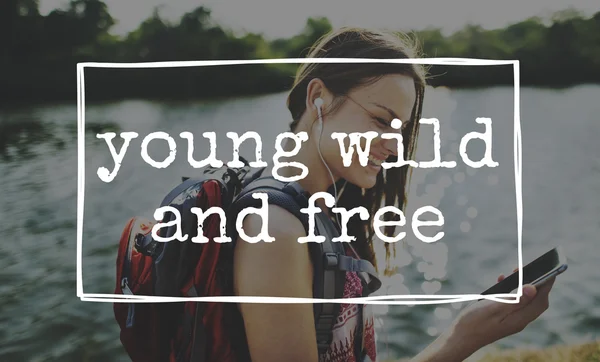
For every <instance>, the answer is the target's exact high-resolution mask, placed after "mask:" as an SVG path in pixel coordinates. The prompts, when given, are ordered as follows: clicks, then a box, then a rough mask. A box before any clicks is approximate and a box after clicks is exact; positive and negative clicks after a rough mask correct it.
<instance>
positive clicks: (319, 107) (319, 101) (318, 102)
mask: <svg viewBox="0 0 600 362" xmlns="http://www.w3.org/2000/svg"><path fill="white" fill-rule="evenodd" d="M315 106H316V107H317V109H321V107H322V106H323V99H322V98H317V99H315Z"/></svg>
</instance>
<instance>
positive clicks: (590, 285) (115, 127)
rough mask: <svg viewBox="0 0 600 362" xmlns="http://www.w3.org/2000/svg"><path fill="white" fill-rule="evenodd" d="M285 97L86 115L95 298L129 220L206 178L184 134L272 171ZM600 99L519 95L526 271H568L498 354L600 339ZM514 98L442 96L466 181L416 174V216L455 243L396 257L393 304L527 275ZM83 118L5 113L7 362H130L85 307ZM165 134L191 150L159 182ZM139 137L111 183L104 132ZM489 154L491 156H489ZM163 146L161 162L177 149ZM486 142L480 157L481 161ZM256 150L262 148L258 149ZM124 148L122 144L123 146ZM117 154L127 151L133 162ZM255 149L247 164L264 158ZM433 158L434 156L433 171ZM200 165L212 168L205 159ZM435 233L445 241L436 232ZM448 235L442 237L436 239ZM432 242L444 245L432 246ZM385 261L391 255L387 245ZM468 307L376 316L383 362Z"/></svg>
mask: <svg viewBox="0 0 600 362" xmlns="http://www.w3.org/2000/svg"><path fill="white" fill-rule="evenodd" d="M284 97H285V95H284V94H273V95H266V96H260V97H248V98H238V99H235V100H219V101H210V102H209V101H206V102H179V103H178V102H149V101H143V100H128V101H123V102H115V103H109V104H88V105H87V107H86V139H85V143H86V149H85V150H86V153H85V154H86V157H85V161H86V170H85V176H86V183H85V209H84V211H85V213H84V235H83V248H82V255H83V259H82V270H83V287H84V292H86V293H112V292H113V289H114V276H115V257H116V243H117V242H118V236H119V234H120V231H121V230H122V227H123V226H124V222H125V221H126V219H127V218H128V217H129V216H131V215H134V214H146V215H148V216H151V215H152V214H151V213H152V211H153V209H154V208H156V207H157V206H158V204H159V202H160V199H161V198H162V196H163V195H164V193H165V192H167V191H168V190H169V188H170V187H172V186H174V185H176V184H177V182H178V181H179V179H180V177H181V176H188V175H191V174H193V169H192V168H191V167H190V166H189V164H188V163H187V160H186V155H187V144H186V143H185V142H184V140H183V139H181V138H179V133H180V132H182V131H190V132H193V133H194V135H195V136H196V143H195V145H196V151H195V152H196V153H195V154H196V155H201V154H202V152H206V149H204V148H202V146H203V145H204V143H202V141H201V139H200V138H201V134H202V132H205V131H215V132H217V140H218V142H217V144H218V147H217V155H218V157H219V158H220V159H222V160H230V159H231V140H229V139H228V138H227V137H226V132H229V131H235V132H238V133H240V134H241V133H243V132H245V131H249V130H254V131H257V132H259V133H260V134H261V136H262V139H263V157H264V159H267V160H268V159H269V158H270V157H271V156H272V154H273V151H274V140H275V137H276V135H277V134H278V133H281V132H283V131H286V130H287V126H288V124H287V122H288V121H287V120H288V113H287V110H286V109H285V105H284V104H285V102H284ZM598 100H600V87H599V86H578V87H574V88H569V89H561V90H548V89H534V88H523V89H522V90H521V131H522V162H523V163H522V166H523V168H522V210H523V239H522V240H523V245H522V246H523V259H524V261H525V262H527V261H529V260H532V259H533V258H535V257H536V256H538V255H540V254H541V253H543V252H545V251H546V250H548V249H550V248H551V247H553V246H554V245H557V244H562V245H563V247H564V248H565V250H566V252H567V256H568V258H569V263H570V266H569V270H568V272H567V273H565V274H564V275H563V276H561V277H560V279H559V280H557V282H556V284H555V288H554V291H553V293H552V296H551V308H550V309H549V310H548V311H547V312H546V313H545V314H544V316H543V317H541V318H540V319H539V320H537V321H536V322H534V323H533V324H532V325H530V326H529V327H528V328H527V329H526V330H525V331H524V332H523V333H521V334H519V335H518V336H513V337H510V338H507V339H505V340H503V341H501V342H499V343H497V344H496V345H495V347H503V348H504V347H514V346H516V347H523V346H525V345H535V346H547V345H553V344H559V343H572V342H579V341H586V340H589V339H594V338H598V337H600V333H599V330H600V270H599V268H598V257H599V255H600V253H599V251H600V249H599V243H600V240H599V238H598V235H600V142H599V141H598V140H599V139H600V102H598ZM512 101H513V92H512V89H511V88H504V87H499V88H488V89H477V90H447V89H437V90H429V91H428V100H427V104H426V111H425V114H424V116H425V117H436V118H439V120H440V123H441V143H442V146H441V147H442V148H441V155H442V158H443V160H444V161H447V160H455V161H456V162H457V167H456V168H454V169H415V174H414V175H413V182H412V188H411V190H410V193H409V208H408V210H407V213H406V215H407V221H408V224H407V225H409V224H410V215H411V214H412V213H414V210H415V209H416V208H418V207H420V206H424V205H433V206H435V207H437V208H438V209H439V210H440V211H441V212H442V213H443V215H444V218H445V224H444V226H443V227H441V228H438V230H437V231H443V232H444V233H445V235H444V237H443V238H442V239H441V240H440V241H439V242H436V243H433V244H424V243H422V242H420V241H419V240H417V239H415V237H414V236H412V231H411V229H410V226H408V227H407V228H406V229H405V230H404V231H406V232H407V238H406V239H405V242H400V243H398V244H397V247H396V258H395V259H394V261H393V264H394V265H393V266H394V267H396V268H397V270H398V274H397V275H396V276H394V277H392V278H389V279H386V280H385V282H386V285H385V288H384V289H383V290H382V291H385V292H386V293H387V294H390V295H391V294H407V293H411V294H477V293H479V292H481V291H483V290H484V289H487V287H489V286H490V285H491V284H493V283H494V281H495V279H496V277H497V275H498V274H500V273H508V272H510V271H511V270H512V269H513V268H514V267H515V266H516V265H517V260H518V259H517V255H518V244H517V205H518V203H517V198H516V192H517V189H518V187H517V186H518V183H515V163H514V161H515V160H514V123H513V111H514V110H513V106H512ZM76 117H77V110H76V106H75V105H74V104H63V105H45V106H36V107H32V108H28V109H14V110H5V111H0V157H1V158H0V175H2V177H1V178H0V190H1V191H2V195H1V196H0V200H1V202H0V204H1V205H2V208H0V219H1V220H3V221H2V224H1V226H0V231H1V235H2V244H1V245H2V246H1V247H0V290H1V293H0V298H1V299H0V340H1V341H2V343H0V360H3V361H22V360H28V361H46V360H61V361H82V360H86V361H91V360H98V361H107V360H110V361H117V360H127V358H126V356H125V354H124V352H123V350H122V347H121V345H120V342H119V339H118V326H117V324H116V322H115V320H114V317H113V312H112V305H111V304H109V303H93V302H81V301H80V300H79V299H78V298H77V297H76V287H75V286H76V263H75V261H76V209H77V181H76V179H77V146H76V144H77V126H76ZM476 117H490V118H491V119H492V120H493V138H492V141H493V158H494V160H495V161H497V162H498V163H499V166H498V167H496V168H486V167H484V168H480V169H475V168H472V167H467V166H466V165H465V163H464V162H463V161H462V160H461V158H460V156H459V146H460V139H461V137H463V136H464V135H465V134H467V133H468V132H471V131H477V132H482V131H483V129H484V128H483V125H479V124H477V123H475V119H476ZM157 130H162V131H165V132H168V133H169V134H171V135H172V136H173V137H174V138H175V140H176V141H177V146H178V147H177V150H178V152H177V157H176V160H175V162H174V163H173V164H172V165H171V166H169V167H168V168H167V169H155V168H152V167H151V166H149V165H147V164H146V163H144V161H143V160H142V158H141V155H140V145H141V139H142V138H143V137H144V136H145V135H147V134H148V133H150V132H153V131H157ZM106 131H115V132H120V131H136V132H138V133H139V134H140V137H139V138H138V139H135V140H133V141H132V143H131V145H130V148H129V151H128V152H127V154H126V156H125V158H124V160H123V163H122V167H121V169H120V171H119V173H118V175H117V176H116V178H115V180H114V181H113V182H111V183H104V182H102V181H101V180H100V179H99V178H98V176H97V174H96V172H97V169H98V168H99V167H103V166H105V167H108V168H109V169H112V168H113V163H112V161H111V156H110V153H109V151H108V147H107V145H106V143H105V142H104V141H103V140H100V139H97V138H96V136H95V135H96V133H102V132H106ZM431 142H432V131H431V126H427V125H423V129H422V131H421V139H420V145H419V154H418V159H417V161H427V160H431V159H432V157H433V148H432V146H431ZM477 142H479V143H477ZM159 143H160V142H159V141H156V142H153V144H152V147H151V149H150V150H149V153H150V155H151V156H153V157H154V158H155V159H157V160H160V159H163V158H164V157H166V156H167V155H168V149H167V147H166V146H165V145H166V143H164V144H159ZM482 144H483V143H482V142H480V141H473V143H472V144H469V146H468V148H467V151H468V154H469V157H471V158H472V159H473V160H478V159H480V158H481V157H482V156H483V152H484V149H483V147H481V146H482ZM245 146H248V145H245ZM119 147H120V146H119ZM119 147H118V148H119ZM251 151H252V149H251V148H250V147H249V146H248V147H242V154H243V155H245V156H248V158H250V157H249V155H253V153H252V152H251ZM419 157H420V158H419ZM197 158H198V159H200V158H201V157H200V156H198V157H197ZM430 232H432V231H430ZM433 232H435V230H433ZM428 235H433V233H432V234H428ZM376 246H377V250H378V252H380V251H381V249H382V248H383V242H381V241H379V242H378V243H377V244H376ZM463 306H464V305H460V304H443V305H431V306H391V307H389V308H388V307H382V308H378V312H379V313H381V314H380V317H379V318H378V324H377V328H378V334H379V349H380V354H381V355H382V356H384V357H385V356H390V357H393V356H402V357H407V356H411V355H413V354H415V353H417V352H418V351H419V350H420V349H422V348H423V347H424V346H425V345H426V344H428V343H430V342H431V341H432V340H433V339H434V337H435V336H436V335H437V334H438V333H439V332H440V331H441V330H443V329H444V327H445V326H447V325H448V323H450V321H451V320H452V319H453V318H454V317H455V316H456V314H457V313H458V311H459V308H461V307H463Z"/></svg>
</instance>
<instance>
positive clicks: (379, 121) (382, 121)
mask: <svg viewBox="0 0 600 362" xmlns="http://www.w3.org/2000/svg"><path fill="white" fill-rule="evenodd" d="M375 120H376V121H377V123H379V125H380V126H381V127H383V128H387V127H389V126H390V125H389V124H388V123H387V122H386V121H385V120H384V119H383V118H379V117H375Z"/></svg>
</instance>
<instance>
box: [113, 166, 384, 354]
mask: <svg viewBox="0 0 600 362" xmlns="http://www.w3.org/2000/svg"><path fill="white" fill-rule="evenodd" d="M249 171H250V168H249V166H248V164H247V162H246V166H245V167H243V168H240V169H231V168H225V167H224V168H220V169H214V168H210V167H207V168H205V169H203V170H201V176H200V177H199V178H194V179H191V178H184V179H183V182H182V183H181V184H180V185H179V186H177V187H176V188H174V189H173V190H172V191H171V192H169V193H168V195H167V196H166V197H165V198H164V199H163V201H162V203H161V206H171V207H174V208H176V209H177V210H178V211H179V212H180V215H181V228H182V232H183V235H185V234H187V235H188V239H187V241H184V242H177V241H171V242H166V243H165V242H157V241H155V240H154V239H153V238H152V234H151V231H152V226H153V225H154V224H155V223H156V221H154V220H148V219H144V218H141V217H133V218H131V219H130V220H129V221H128V223H127V224H126V226H125V229H124V230H123V233H122V235H121V239H120V241H119V251H118V255H117V273H116V274H117V279H116V287H115V294H123V295H132V296H135V295H145V296H172V297H202V296H231V295H233V292H232V275H231V264H232V255H233V254H232V251H233V247H234V244H235V242H231V243H216V242H214V240H213V238H214V237H216V236H219V235H220V220H219V217H218V215H211V216H209V217H207V218H206V220H205V222H204V228H203V231H204V236H205V237H207V238H208V239H209V242H208V243H204V244H199V243H192V242H190V241H189V240H190V239H191V238H192V237H193V236H195V234H196V233H197V218H196V215H195V214H193V213H192V212H191V211H190V209H191V208H192V207H199V208H202V210H207V209H208V208H210V207H213V206H217V207H221V208H223V210H225V211H226V213H227V218H228V220H235V216H237V213H238V212H239V211H240V210H242V209H243V208H245V207H249V206H252V207H259V206H260V202H261V201H260V200H257V199H254V198H253V197H252V193H253V192H257V191H260V192H266V193H267V195H268V200H269V204H275V205H279V206H281V207H283V208H285V209H286V210H288V211H290V212H291V213H292V214H294V215H295V216H297V217H298V218H299V219H300V220H301V221H302V223H303V225H304V227H305V229H306V230H307V231H308V219H307V215H306V214H303V213H301V212H300V209H301V208H303V207H306V206H307V205H308V203H307V201H308V198H307V193H306V192H304V191H303V190H302V188H300V186H299V185H298V184H297V183H295V182H292V183H285V182H281V181H278V180H276V179H274V178H272V177H260V173H261V171H262V170H261V171H259V172H256V173H255V174H251V173H250V172H249ZM246 186H248V187H246ZM322 215H323V213H319V214H317V219H316V221H317V222H316V233H317V234H320V235H331V233H332V232H335V231H332V225H333V223H331V221H330V220H329V219H327V218H326V217H322ZM172 217H173V214H172V213H166V214H165V217H164V218H163V220H162V221H161V222H162V223H166V222H168V221H169V220H172ZM228 224H229V225H228V233H227V235H228V236H230V237H232V239H233V240H235V238H234V235H235V231H234V230H233V227H232V226H231V225H233V224H234V222H231V221H230V222H229V223H228ZM335 230H337V229H335ZM175 232H176V227H175V226H173V227H162V228H161V229H160V231H159V233H158V234H159V235H160V236H161V237H169V236H172V235H174V233H175ZM330 240H331V236H330V237H328V238H327V241H326V242H324V243H309V248H310V252H311V259H312V262H313V266H314V278H315V279H314V283H313V285H314V290H313V296H314V298H328V299H331V298H341V297H342V295H343V290H344V283H345V273H346V272H347V271H355V272H359V274H362V275H363V281H364V288H363V290H365V295H368V293H372V292H374V291H375V290H377V289H378V288H379V287H380V285H381V283H380V281H379V279H377V276H376V272H375V269H374V268H373V266H372V265H371V264H370V263H369V262H368V261H366V260H360V259H354V258H351V257H349V256H346V255H345V252H344V248H343V245H341V243H333V242H330ZM313 306H314V308H313V310H314V316H315V329H316V332H317V345H318V348H319V352H320V353H323V352H325V351H326V350H327V348H329V344H330V343H331V338H332V326H333V323H334V321H335V320H336V318H337V314H338V312H339V307H340V305H339V304H337V303H322V304H321V303H315V304H313ZM236 313H237V307H236V304H235V303H212V302H193V301H190V302H179V303H147V302H139V303H131V300H123V302H121V303H115V304H114V314H115V318H116V320H117V322H118V324H119V326H120V328H121V334H120V339H121V343H122V344H123V346H124V348H125V350H126V352H127V353H128V355H129V357H130V358H131V360H132V361H134V362H138V361H139V362H159V361H161V362H162V361H168V362H188V361H193V362H198V361H201V362H212V361H218V362H228V361H246V360H249V355H248V351H247V346H246V340H245V335H244V333H243V331H240V329H241V330H243V324H239V323H238V322H239V319H237V320H236V319H235V316H236ZM236 323H238V324H236Z"/></svg>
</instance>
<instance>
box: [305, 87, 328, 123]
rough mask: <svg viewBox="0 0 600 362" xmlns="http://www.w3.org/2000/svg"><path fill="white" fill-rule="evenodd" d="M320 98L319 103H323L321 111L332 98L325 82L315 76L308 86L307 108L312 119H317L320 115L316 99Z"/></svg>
mask: <svg viewBox="0 0 600 362" xmlns="http://www.w3.org/2000/svg"><path fill="white" fill-rule="evenodd" d="M318 98H320V99H321V101H317V104H321V111H322V112H323V109H325V108H326V107H327V104H329V103H328V100H329V99H330V98H331V96H330V93H329V91H328V90H327V87H325V83H323V81H322V80H321V79H319V78H314V79H312V80H311V81H310V82H308V85H307V86H306V100H305V102H306V110H307V111H308V112H307V113H308V114H310V115H311V117H310V118H311V119H313V120H316V119H317V117H318V112H317V106H316V105H315V101H316V100H317V99H318Z"/></svg>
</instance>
